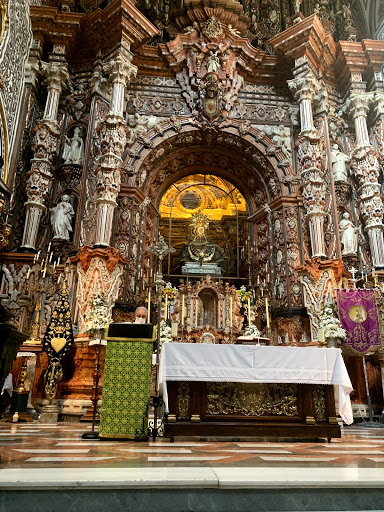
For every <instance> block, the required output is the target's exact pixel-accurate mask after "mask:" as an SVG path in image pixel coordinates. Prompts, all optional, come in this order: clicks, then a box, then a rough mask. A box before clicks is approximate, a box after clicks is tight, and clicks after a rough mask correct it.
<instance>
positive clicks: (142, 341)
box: [99, 324, 155, 439]
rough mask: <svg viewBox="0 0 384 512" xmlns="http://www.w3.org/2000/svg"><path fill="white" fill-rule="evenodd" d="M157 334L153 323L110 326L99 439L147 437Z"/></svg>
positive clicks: (107, 337)
mask: <svg viewBox="0 0 384 512" xmlns="http://www.w3.org/2000/svg"><path fill="white" fill-rule="evenodd" d="M154 335H155V329H154V327H153V325H151V324H111V325H110V326H109V328H108V332H107V335H106V339H107V352H106V356H105V369H104V384H103V394H102V405H101V420H100V433H99V437H100V438H106V439H135V437H140V436H142V435H143V434H144V436H146V434H147V424H148V403H149V398H150V386H151V367H152V343H153V341H154Z"/></svg>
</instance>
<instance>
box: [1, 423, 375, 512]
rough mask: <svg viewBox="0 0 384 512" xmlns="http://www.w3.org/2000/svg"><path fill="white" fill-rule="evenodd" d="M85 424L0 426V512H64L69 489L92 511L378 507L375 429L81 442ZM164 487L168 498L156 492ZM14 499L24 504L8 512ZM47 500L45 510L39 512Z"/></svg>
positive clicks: (203, 511)
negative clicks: (317, 436) (278, 436)
mask: <svg viewBox="0 0 384 512" xmlns="http://www.w3.org/2000/svg"><path fill="white" fill-rule="evenodd" d="M89 428H90V427H89V425H84V424H74V423H59V424H57V425H47V424H44V425H40V424H39V423H38V422H34V423H33V424H30V425H29V426H28V428H27V427H26V426H25V425H23V424H10V423H5V424H0V454H1V464H0V495H1V494H2V495H3V500H4V501H3V502H2V501H1V500H0V512H3V511H6V512H14V511H15V512H16V511H19V510H24V511H28V510H39V511H40V510H42V511H43V510H44V511H45V510H47V511H48V510H49V512H51V511H54V512H61V510H63V511H64V508H63V509H62V508H60V507H61V505H60V503H61V502H63V499H67V501H66V502H65V503H66V506H68V503H71V500H70V499H69V498H68V496H71V494H68V493H73V492H75V491H76V492H77V493H78V494H77V495H76V503H81V502H82V501H81V500H83V499H84V503H86V500H89V499H91V497H92V496H93V494H92V493H94V492H97V493H99V494H98V496H99V497H100V499H99V498H98V499H99V504H97V503H96V502H95V506H94V507H93V508H92V510H93V512H99V510H100V511H103V512H104V511H105V510H107V509H108V506H107V504H108V501H109V500H110V498H111V496H112V495H113V499H116V500H117V501H116V503H124V507H123V506H122V507H121V508H119V505H117V506H116V507H115V506H114V512H119V511H120V510H128V509H130V506H131V505H132V503H136V504H137V503H139V502H140V503H143V505H142V508H140V507H136V508H134V510H135V512H144V511H145V512H149V510H151V507H150V506H149V503H151V500H153V503H155V502H156V504H157V506H155V508H156V510H157V512H162V511H163V510H164V512H165V511H166V512H174V511H175V512H185V511H188V512H190V511H191V512H195V511H196V512H197V511H198V512H200V511H201V512H211V511H212V512H214V511H220V512H227V511H228V512H235V511H236V512H237V511H239V512H248V510H249V511H250V510H252V511H258V510H264V511H267V510H269V511H283V510H284V511H288V510H289V511H293V510H296V511H298V510H311V511H316V512H319V511H323V510H343V511H347V510H349V511H352V510H384V506H382V507H381V506H380V505H381V502H382V501H383V500H382V497H383V496H384V444H383V442H384V441H383V439H382V435H383V430H382V429H380V428H377V429H369V432H367V431H368V429H364V428H361V429H360V428H359V429H357V428H354V427H352V428H348V427H346V428H343V431H342V438H341V439H335V440H334V441H333V442H332V443H331V444H329V443H327V442H326V440H325V439H324V440H318V441H317V442H316V441H315V440H312V441H310V442H309V441H305V442H304V441H303V442H300V441H297V440H294V441H292V440H289V441H286V442H277V441H274V442H270V443H269V442H266V441H265V440H261V441H260V442H258V441H256V440H252V441H249V440H247V441H246V442H238V441H236V442H229V441H225V442H218V441H209V442H205V441H203V440H200V439H197V440H196V442H194V441H190V440H188V441H182V440H180V439H178V440H177V442H175V443H170V442H169V439H166V438H160V439H159V440H157V441H156V442H152V441H149V442H141V443H135V442H129V441H127V442H122V441H116V440H114V441H86V440H82V439H81V434H82V433H84V432H87V431H88V432H89ZM165 489H169V492H170V493H171V495H172V496H171V495H169V496H171V498H172V499H171V498H170V497H169V496H168V498H167V497H166V496H165V494H164V492H165ZM5 491H6V492H5ZM39 492H40V493H42V494H39ZM47 493H48V494H47ZM82 493H83V494H82ZM87 493H88V494H87ZM103 493H106V494H105V495H103ZM114 493H117V494H116V495H115V494H114ZM119 493H120V494H119ZM145 493H147V494H145ZM42 496H47V500H48V501H47V507H48V508H41V499H42ZM48 496H49V499H48ZM66 497H67V498H66ZM24 499H25V500H26V503H29V506H30V507H32V508H29V509H28V506H27V508H25V506H24V509H22V508H20V509H19V508H16V505H15V508H12V506H13V505H12V504H16V503H17V504H19V503H20V504H21V503H22V502H23V500H24ZM51 499H52V503H55V506H53V507H52V508H49V507H50V501H49V500H51ZM28 500H31V501H28ZM34 500H35V501H34ZM39 500H40V501H39ZM55 500H56V501H55ZM68 500H69V501H68ZM135 500H136V501H135ZM137 500H138V501H137ZM140 500H141V501H140ZM162 500H163V501H162ZM169 500H170V501H169ZM239 500H240V501H239ZM242 500H243V501H242ZM247 500H248V501H247ZM63 503H64V502H63ZM144 503H145V504H144ZM186 503H188V507H187V506H186V505H185V504H186ZM36 504H38V505H39V506H40V508H38V507H37V508H36V506H37V505H36ZM129 504H131V505H130V506H128V505H129ZM159 504H160V505H159ZM20 506H21V505H20ZM135 506H136V505H135ZM84 507H85V505H84ZM127 507H128V508H127ZM65 510H66V512H71V511H72V510H74V511H75V510H76V512H82V510H87V508H81V507H80V508H77V509H75V508H73V509H72V508H71V507H69V508H67V509H65Z"/></svg>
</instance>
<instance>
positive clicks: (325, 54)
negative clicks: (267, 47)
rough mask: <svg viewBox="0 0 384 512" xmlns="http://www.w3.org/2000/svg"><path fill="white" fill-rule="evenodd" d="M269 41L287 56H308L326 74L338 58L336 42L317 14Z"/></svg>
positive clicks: (276, 49)
mask: <svg viewBox="0 0 384 512" xmlns="http://www.w3.org/2000/svg"><path fill="white" fill-rule="evenodd" d="M269 43H270V44H271V45H272V47H273V48H274V49H275V51H276V53H277V54H279V55H281V56H284V57H285V58H288V59H292V60H296V59H298V58H300V57H303V56H306V57H307V59H308V61H309V62H310V63H311V64H312V66H313V67H314V68H315V69H321V71H322V73H323V75H324V76H327V74H328V73H330V68H331V66H332V65H333V63H334V61H335V58H336V43H335V42H334V40H333V38H332V36H331V34H330V33H328V32H326V31H325V30H324V28H323V26H322V24H321V21H320V20H319V18H318V17H317V16H316V15H315V14H313V15H312V16H309V17H308V18H305V19H304V20H302V21H300V22H299V23H296V24H295V25H293V26H291V27H289V28H288V29H287V30H284V32H281V33H280V34H278V35H276V36H275V37H273V38H272V39H270V40H269Z"/></svg>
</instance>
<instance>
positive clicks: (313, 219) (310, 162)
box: [288, 71, 326, 258]
mask: <svg viewBox="0 0 384 512" xmlns="http://www.w3.org/2000/svg"><path fill="white" fill-rule="evenodd" d="M288 87H289V88H290V90H291V91H292V93H293V95H294V98H295V100H296V101H298V102H299V104H300V121H301V132H300V134H299V138H298V142H297V151H298V163H299V170H300V175H301V181H302V185H303V204H304V208H305V218H306V220H307V221H308V224H309V232H310V238H311V247H312V258H319V257H320V258H321V257H326V253H325V244H324V218H325V215H326V214H325V211H324V209H325V195H326V183H325V179H324V175H325V166H324V157H323V154H324V143H323V140H322V139H321V137H320V136H319V134H318V132H317V131H316V130H315V128H314V126H313V115H312V101H313V98H314V97H315V95H316V93H317V92H318V90H319V88H320V86H319V84H318V82H317V80H316V78H315V77H314V75H313V74H312V72H311V71H307V72H306V74H305V75H301V76H297V77H296V78H294V79H293V80H289V81H288Z"/></svg>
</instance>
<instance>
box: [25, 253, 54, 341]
mask: <svg viewBox="0 0 384 512" xmlns="http://www.w3.org/2000/svg"><path fill="white" fill-rule="evenodd" d="M40 255H41V251H38V252H37V254H35V257H34V259H33V266H32V267H30V268H29V269H28V271H27V276H26V277H27V290H28V291H29V292H31V294H34V295H35V296H36V302H35V310H34V312H33V315H34V316H35V317H34V320H33V323H32V326H31V336H30V338H29V339H28V340H26V341H25V342H24V344H25V345H40V344H41V339H40V329H41V309H42V303H43V295H44V293H45V294H53V293H54V292H55V290H56V284H54V283H53V282H51V283H49V282H47V280H48V279H49V277H50V276H53V275H54V274H55V272H56V268H57V267H58V265H60V257H59V258H58V260H57V261H55V262H52V258H53V252H51V243H50V244H49V245H48V249H47V252H46V254H45V256H43V255H41V256H40ZM31 275H32V276H33V279H32V280H29V279H30V276H31ZM60 277H61V276H60ZM57 284H60V278H59V280H58V282H57ZM33 315H32V318H33Z"/></svg>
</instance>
